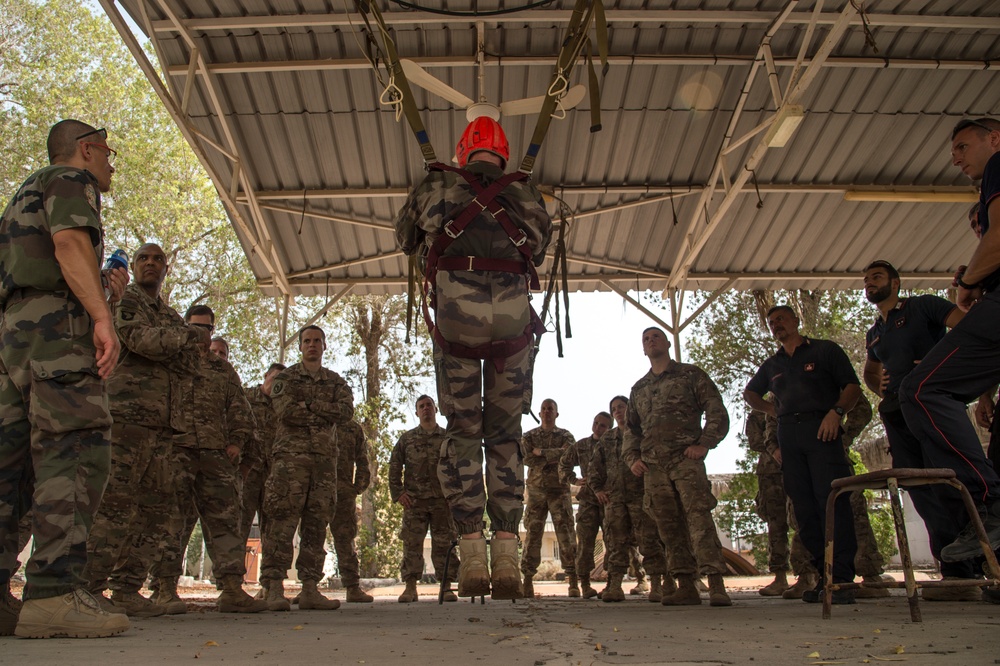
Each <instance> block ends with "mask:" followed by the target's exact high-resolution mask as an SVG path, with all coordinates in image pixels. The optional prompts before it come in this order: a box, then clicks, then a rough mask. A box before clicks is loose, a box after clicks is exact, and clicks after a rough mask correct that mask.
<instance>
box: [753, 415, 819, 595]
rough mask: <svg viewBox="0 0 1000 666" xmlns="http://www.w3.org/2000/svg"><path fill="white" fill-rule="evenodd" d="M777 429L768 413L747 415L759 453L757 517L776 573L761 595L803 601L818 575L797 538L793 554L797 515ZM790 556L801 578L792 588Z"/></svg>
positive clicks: (771, 564) (772, 567)
mask: <svg viewBox="0 0 1000 666" xmlns="http://www.w3.org/2000/svg"><path fill="white" fill-rule="evenodd" d="M776 428H777V422H776V421H774V417H772V416H770V415H768V414H765V413H764V412H761V411H758V410H753V411H751V412H750V413H749V415H748V416H747V423H746V436H747V445H748V446H749V447H750V450H752V451H756V452H757V453H758V454H759V455H758V457H757V467H756V469H755V472H756V475H757V497H756V498H755V502H756V505H757V515H758V516H760V518H761V520H763V521H764V522H765V523H767V540H768V553H769V556H768V570H769V571H770V572H771V573H773V574H774V580H773V581H771V583H769V584H768V585H766V586H765V587H763V588H761V589H760V590H758V593H759V594H760V595H761V596H764V597H777V596H781V597H784V598H785V599H801V598H802V593H803V592H804V591H806V590H811V589H813V588H814V587H816V580H817V578H816V575H817V572H816V568H815V567H814V566H813V564H812V558H811V557H809V554H808V552H807V551H806V550H805V547H804V546H803V545H802V542H801V540H799V539H793V540H792V547H791V549H790V552H789V547H788V534H789V527H790V526H792V525H794V516H792V514H791V509H790V508H789V502H788V496H787V495H786V494H785V486H784V483H783V482H782V480H781V464H780V463H779V462H778V461H777V460H776V459H775V458H774V454H775V453H776V452H777V451H778V435H777V429H776ZM793 529H794V528H793ZM789 555H790V556H791V557H790V559H791V566H792V569H793V570H794V571H795V574H796V575H797V576H798V580H796V581H795V584H794V585H792V586H789V585H788V568H789Z"/></svg>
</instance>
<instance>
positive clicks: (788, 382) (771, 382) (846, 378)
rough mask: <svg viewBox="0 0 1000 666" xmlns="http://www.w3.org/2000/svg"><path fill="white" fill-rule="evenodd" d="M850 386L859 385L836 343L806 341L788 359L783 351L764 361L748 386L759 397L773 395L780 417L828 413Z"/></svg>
mask: <svg viewBox="0 0 1000 666" xmlns="http://www.w3.org/2000/svg"><path fill="white" fill-rule="evenodd" d="M848 384H860V382H859V381H858V375H857V373H855V372H854V368H853V367H852V366H851V360H850V359H849V358H847V354H846V353H844V350H843V349H841V348H840V345H838V344H837V343H836V342H831V341H830V340H816V339H814V338H806V337H803V342H802V344H801V345H799V346H798V347H797V348H796V349H795V353H794V355H792V356H789V355H788V354H787V353H786V352H785V349H784V347H781V348H779V349H778V353H776V354H775V355H774V356H772V357H771V358H769V359H767V360H766V361H764V363H763V365H761V366H760V369H759V370H757V374H755V375H754V376H753V379H751V380H750V383H748V384H747V390H748V391H753V392H754V393H756V394H758V395H764V394H766V393H767V392H768V391H770V392H771V393H772V394H773V395H774V411H775V412H776V413H777V415H778V416H784V415H786V414H797V413H800V412H828V411H830V410H831V409H833V406H834V405H836V404H837V400H839V399H840V392H841V391H842V390H843V388H844V387H845V386H847V385H848Z"/></svg>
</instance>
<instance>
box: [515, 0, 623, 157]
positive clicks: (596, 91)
mask: <svg viewBox="0 0 1000 666" xmlns="http://www.w3.org/2000/svg"><path fill="white" fill-rule="evenodd" d="M591 24H594V25H595V28H596V34H597V51H598V55H599V57H600V59H601V65H602V70H601V74H602V76H603V75H605V74H607V72H608V22H607V17H606V16H605V13H604V2H603V0H576V6H574V7H573V14H572V15H571V16H570V21H569V26H568V27H567V28H566V37H565V38H564V39H563V46H562V49H561V50H560V51H559V57H558V58H557V60H556V71H555V74H554V76H553V78H552V83H551V84H550V85H549V89H548V91H546V93H545V101H544V102H543V103H542V110H541V111H539V113H538V121H537V122H536V123H535V131H534V133H533V134H532V135H531V143H530V144H529V145H528V151H527V152H526V153H525V155H524V159H523V160H521V166H520V167H519V170H520V171H523V172H524V173H527V174H530V173H531V172H532V171H533V170H534V168H535V159H537V157H538V152H539V151H540V150H541V148H542V142H543V141H545V135H546V134H547V133H548V131H549V124H550V123H551V122H552V115H553V114H554V113H555V111H556V108H557V106H558V103H559V99H560V98H561V97H562V96H563V95H564V94H565V92H566V90H567V89H568V88H569V75H570V73H571V72H572V70H573V65H574V63H575V62H576V60H577V59H578V58H579V57H580V54H581V53H583V52H584V49H586V51H587V56H586V59H587V63H588V65H589V66H590V73H589V83H590V119H591V126H590V131H591V132H597V131H599V130H600V129H601V92H600V87H599V84H598V81H597V74H596V72H595V71H594V67H593V57H592V55H591V51H592V49H593V46H592V43H591V40H590V36H589V32H590V27H591Z"/></svg>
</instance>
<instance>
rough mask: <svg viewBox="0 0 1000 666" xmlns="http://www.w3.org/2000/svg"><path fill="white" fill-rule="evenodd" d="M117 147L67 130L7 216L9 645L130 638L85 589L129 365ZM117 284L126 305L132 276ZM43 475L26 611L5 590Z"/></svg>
mask: <svg viewBox="0 0 1000 666" xmlns="http://www.w3.org/2000/svg"><path fill="white" fill-rule="evenodd" d="M106 141H107V133H106V132H105V131H104V130H97V129H95V128H93V127H91V126H90V125H88V124H86V123H83V122H80V121H78V120H63V121H61V122H59V123H56V124H55V125H54V126H53V127H52V129H51V130H50V131H49V136H48V142H47V148H48V155H49V163H50V166H48V167H45V168H43V169H41V170H39V171H37V172H35V173H33V174H32V175H31V176H29V177H28V179H27V180H26V181H25V183H24V184H23V185H22V186H21V188H20V189H19V190H18V191H17V193H16V194H15V195H14V197H13V198H12V199H11V203H10V204H9V205H8V206H7V208H6V210H4V212H3V216H2V217H0V311H2V312H3V319H2V323H0V586H2V587H3V590H0V635H9V634H12V633H16V634H17V635H18V636H24V637H33V638H51V637H57V636H68V637H78V638H99V637H105V636H113V635H115V634H119V633H121V632H123V631H125V630H126V629H128V627H129V622H128V619H127V618H126V617H125V616H122V615H113V614H111V613H108V612H106V611H105V610H103V609H102V608H101V606H100V605H99V604H98V602H97V601H96V600H95V599H94V598H93V596H91V595H90V593H89V592H87V590H86V588H85V581H84V579H83V569H84V564H85V563H86V553H87V551H86V542H87V535H88V533H89V532H90V529H91V526H92V525H93V520H94V513H95V512H96V511H97V507H98V505H99V504H100V501H101V495H102V494H103V492H104V486H105V484H106V483H107V481H108V474H109V471H110V463H111V437H110V435H111V413H110V411H109V408H108V393H107V388H106V386H105V380H107V379H108V378H109V377H110V376H111V373H112V371H113V370H114V368H115V365H116V363H117V361H118V354H119V342H118V336H117V335H116V334H115V329H114V322H113V318H112V316H111V310H110V309H109V307H108V298H107V297H106V296H105V293H104V289H103V287H102V284H101V270H100V268H101V261H102V258H103V255H104V241H103V238H104V230H103V227H102V225H101V193H103V192H107V191H108V190H109V189H110V188H111V176H112V174H114V172H115V170H114V167H113V166H111V163H110V159H109V158H110V157H111V156H112V155H113V153H114V151H112V150H111V148H109V147H108V145H107V143H106ZM108 278H109V279H108V286H109V287H110V290H111V295H110V299H111V300H112V301H117V300H118V299H120V298H121V295H122V291H123V290H124V288H125V284H126V283H127V282H128V275H127V273H126V271H125V270H124V269H119V270H117V271H113V272H111V273H110V274H109V275H108ZM32 475H33V476H34V495H33V501H32V511H33V521H32V533H33V536H34V538H35V549H34V553H33V554H32V556H31V558H30V559H29V560H28V563H27V567H26V576H27V584H26V585H25V589H24V605H23V607H21V608H18V604H17V603H16V601H13V600H12V598H11V597H10V596H9V594H8V591H9V584H10V577H11V575H12V574H13V573H14V569H15V567H16V566H17V562H16V557H17V553H18V551H17V540H18V529H17V523H18V519H19V518H20V516H21V515H22V514H23V512H24V511H25V510H26V507H25V506H24V505H23V504H24V503H23V502H22V501H21V497H22V495H23V494H24V493H25V488H26V487H27V486H26V485H25V482H26V481H27V480H29V479H31V476H32Z"/></svg>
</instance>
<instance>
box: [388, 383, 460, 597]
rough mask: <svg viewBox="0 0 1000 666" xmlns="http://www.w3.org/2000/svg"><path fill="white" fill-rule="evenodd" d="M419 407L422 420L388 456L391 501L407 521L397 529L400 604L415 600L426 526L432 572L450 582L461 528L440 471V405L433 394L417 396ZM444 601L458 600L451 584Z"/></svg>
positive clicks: (421, 567) (419, 416)
mask: <svg viewBox="0 0 1000 666" xmlns="http://www.w3.org/2000/svg"><path fill="white" fill-rule="evenodd" d="M416 408H417V417H418V418H419V419H420V425H418V426H417V427H416V428H414V429H413V430H408V431H407V432H405V433H403V434H402V435H401V436H400V438H399V441H397V442H396V445H395V446H394V447H392V455H391V456H390V458H389V495H390V497H392V501H393V502H399V503H400V504H401V505H402V506H403V525H402V527H401V528H400V530H399V538H400V540H401V541H402V542H403V563H402V564H401V565H400V567H399V572H400V577H401V578H402V579H403V582H404V583H406V589H405V590H403V593H402V594H401V595H399V601H400V603H410V602H413V601H416V600H417V581H418V580H419V579H420V577H421V576H422V575H423V573H424V537H426V536H427V530H428V528H429V529H430V532H431V561H432V563H433V564H434V575H435V576H436V577H437V579H438V580H447V582H448V583H449V584H450V583H451V582H453V581H454V580H455V574H454V571H455V568H451V567H449V569H448V574H447V579H445V571H444V563H445V557H446V556H447V554H448V549H449V548H450V547H451V544H452V542H454V541H455V540H456V539H457V538H458V533H457V532H456V531H455V523H454V522H453V521H452V518H451V512H450V510H449V509H448V503H447V502H446V501H445V499H444V493H443V492H442V490H441V483H440V481H439V480H438V476H437V463H438V458H439V455H440V452H441V442H442V441H444V437H445V430H444V428H442V427H441V426H439V425H438V424H437V418H436V417H437V407H436V406H435V405H434V400H433V399H432V398H431V397H430V396H428V395H422V396H420V397H419V398H417V403H416ZM459 566H461V565H460V564H459ZM449 587H450V585H449ZM444 600H445V601H458V597H457V596H455V593H454V592H452V591H451V590H450V589H449V590H448V591H447V592H446V593H445V597H444Z"/></svg>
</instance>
